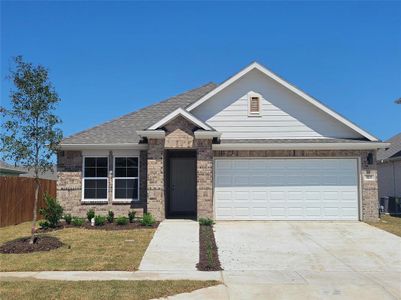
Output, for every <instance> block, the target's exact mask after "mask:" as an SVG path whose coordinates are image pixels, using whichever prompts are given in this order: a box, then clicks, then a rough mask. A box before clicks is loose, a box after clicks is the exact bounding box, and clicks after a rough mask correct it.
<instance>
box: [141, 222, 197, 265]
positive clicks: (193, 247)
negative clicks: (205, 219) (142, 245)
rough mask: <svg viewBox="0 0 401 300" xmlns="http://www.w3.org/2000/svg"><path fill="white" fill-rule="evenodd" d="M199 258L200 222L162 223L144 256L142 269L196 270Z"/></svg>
mask: <svg viewBox="0 0 401 300" xmlns="http://www.w3.org/2000/svg"><path fill="white" fill-rule="evenodd" d="M198 260H199V224H198V222H195V221H191V220H165V221H163V222H162V223H160V225H159V227H158V228H157V230H156V233H155V235H154V236H153V239H152V241H151V242H150V244H149V246H148V249H147V250H146V252H145V255H144V256H143V258H142V261H141V264H140V266H139V270H141V271H194V270H196V264H197V263H198Z"/></svg>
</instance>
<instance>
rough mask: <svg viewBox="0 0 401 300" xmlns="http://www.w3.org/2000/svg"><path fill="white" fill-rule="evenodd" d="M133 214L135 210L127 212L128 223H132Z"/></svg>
mask: <svg viewBox="0 0 401 300" xmlns="http://www.w3.org/2000/svg"><path fill="white" fill-rule="evenodd" d="M135 214H136V211H135V210H131V211H129V212H128V219H129V222H130V223H133V222H134V219H135Z"/></svg>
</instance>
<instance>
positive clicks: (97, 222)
mask: <svg viewBox="0 0 401 300" xmlns="http://www.w3.org/2000/svg"><path fill="white" fill-rule="evenodd" d="M106 219H107V218H106V217H105V216H95V225H96V226H103V225H104V224H105V223H106Z"/></svg>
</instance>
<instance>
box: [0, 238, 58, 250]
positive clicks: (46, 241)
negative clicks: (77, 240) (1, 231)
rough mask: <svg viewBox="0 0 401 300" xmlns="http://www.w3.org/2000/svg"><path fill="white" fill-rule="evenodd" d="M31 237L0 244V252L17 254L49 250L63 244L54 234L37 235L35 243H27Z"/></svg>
mask: <svg viewBox="0 0 401 300" xmlns="http://www.w3.org/2000/svg"><path fill="white" fill-rule="evenodd" d="M30 239H31V237H23V238H19V239H16V240H12V241H9V242H6V243H4V244H3V245H1V246H0V253H4V254H19V253H31V252H37V251H50V250H53V249H57V248H60V247H61V246H63V245H64V244H63V243H62V242H60V240H59V239H58V238H56V237H54V236H48V235H38V236H36V237H35V243H33V244H29V240H30Z"/></svg>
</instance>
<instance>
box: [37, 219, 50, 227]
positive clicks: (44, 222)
mask: <svg viewBox="0 0 401 300" xmlns="http://www.w3.org/2000/svg"><path fill="white" fill-rule="evenodd" d="M39 226H40V228H42V229H47V228H49V227H50V224H49V222H48V221H46V220H45V221H40V222H39Z"/></svg>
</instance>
